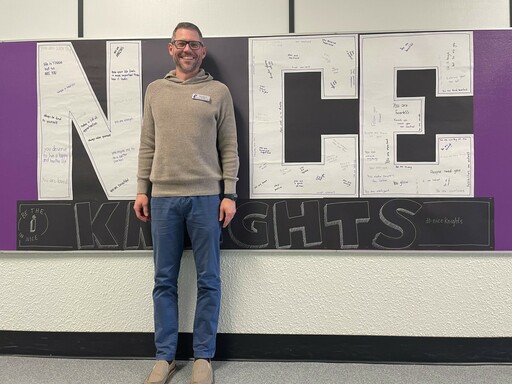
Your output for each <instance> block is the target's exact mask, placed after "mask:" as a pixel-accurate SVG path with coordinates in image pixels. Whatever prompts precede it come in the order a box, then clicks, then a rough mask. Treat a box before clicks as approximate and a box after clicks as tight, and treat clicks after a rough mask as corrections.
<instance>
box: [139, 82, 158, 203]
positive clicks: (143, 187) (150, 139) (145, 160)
mask: <svg viewBox="0 0 512 384" xmlns="http://www.w3.org/2000/svg"><path fill="white" fill-rule="evenodd" d="M151 90H152V87H151V85H149V86H148V88H147V90H146V96H145V98H144V116H143V118H142V129H141V132H140V146H139V161H138V170H137V193H145V194H149V192H150V189H151V182H150V180H149V177H150V175H151V168H152V166H153V158H154V155H155V122H154V119H153V113H152V111H151V93H152V92H151Z"/></svg>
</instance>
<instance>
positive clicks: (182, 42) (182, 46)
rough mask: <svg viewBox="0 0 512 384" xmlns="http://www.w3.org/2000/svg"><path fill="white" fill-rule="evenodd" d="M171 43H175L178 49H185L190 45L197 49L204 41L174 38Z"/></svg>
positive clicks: (191, 47)
mask: <svg viewBox="0 0 512 384" xmlns="http://www.w3.org/2000/svg"><path fill="white" fill-rule="evenodd" d="M171 44H172V45H174V46H175V47H176V48H178V49H185V47H186V46H187V44H188V46H189V47H190V49H193V50H196V49H199V48H201V47H202V46H203V43H201V42H200V41H186V40H174V41H171Z"/></svg>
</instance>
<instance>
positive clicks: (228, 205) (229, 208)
mask: <svg viewBox="0 0 512 384" xmlns="http://www.w3.org/2000/svg"><path fill="white" fill-rule="evenodd" d="M235 213H236V203H235V202H234V201H233V200H231V199H228V198H224V199H222V201H221V202H220V212H219V221H222V222H223V223H222V228H226V227H227V226H228V225H229V223H230V222H231V219H233V216H235Z"/></svg>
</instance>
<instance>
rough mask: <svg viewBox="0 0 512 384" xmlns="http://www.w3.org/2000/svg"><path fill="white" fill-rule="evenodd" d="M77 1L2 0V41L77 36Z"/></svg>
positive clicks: (0, 8)
mask: <svg viewBox="0 0 512 384" xmlns="http://www.w3.org/2000/svg"><path fill="white" fill-rule="evenodd" d="M77 14H78V2H77V1H70V0H47V1H36V0H0V40H21V39H23V40H27V39H55V38H76V37H78V16H77Z"/></svg>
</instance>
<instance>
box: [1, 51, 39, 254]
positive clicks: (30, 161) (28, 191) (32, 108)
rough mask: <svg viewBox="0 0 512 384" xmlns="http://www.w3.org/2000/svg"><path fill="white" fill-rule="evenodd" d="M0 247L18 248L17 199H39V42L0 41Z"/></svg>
mask: <svg viewBox="0 0 512 384" xmlns="http://www.w3.org/2000/svg"><path fill="white" fill-rule="evenodd" d="M0 58H1V60H0V89H1V92H0V116H1V119H0V127H1V139H0V175H1V182H2V187H1V188H0V189H1V192H0V196H1V199H0V201H1V202H2V205H3V207H2V211H3V213H2V219H1V220H0V250H14V249H16V233H17V232H16V201H17V200H37V88H36V81H37V77H36V43H35V42H20V43H0Z"/></svg>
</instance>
